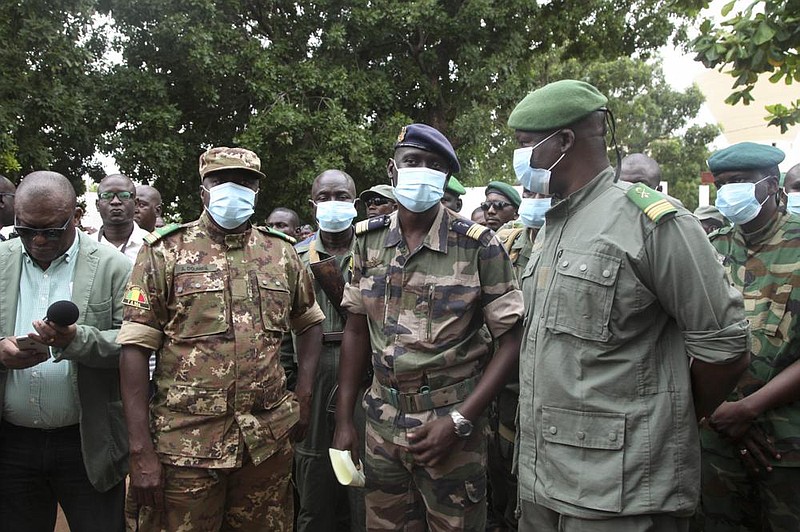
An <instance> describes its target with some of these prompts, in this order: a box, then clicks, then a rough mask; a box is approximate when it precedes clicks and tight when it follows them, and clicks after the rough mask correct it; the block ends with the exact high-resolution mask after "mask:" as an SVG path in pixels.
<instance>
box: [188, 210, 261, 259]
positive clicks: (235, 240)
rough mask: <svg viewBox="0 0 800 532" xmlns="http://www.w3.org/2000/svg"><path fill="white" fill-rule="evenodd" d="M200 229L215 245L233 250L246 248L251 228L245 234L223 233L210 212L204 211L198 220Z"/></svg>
mask: <svg viewBox="0 0 800 532" xmlns="http://www.w3.org/2000/svg"><path fill="white" fill-rule="evenodd" d="M198 222H199V225H200V229H201V230H202V231H203V232H204V233H205V234H207V235H208V236H209V237H210V238H211V240H213V241H214V242H215V243H217V244H219V245H221V246H226V247H228V248H231V249H237V248H241V247H244V245H245V243H246V242H247V240H248V239H249V238H250V230H251V227H248V228H247V230H246V231H244V232H243V233H226V232H224V231H222V230H221V229H220V228H219V227H217V224H215V223H214V222H213V221H212V220H211V217H210V215H209V214H208V211H206V210H205V209H204V210H203V214H201V215H200V219H199V220H198ZM248 223H249V222H248Z"/></svg>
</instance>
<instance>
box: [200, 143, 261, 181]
mask: <svg viewBox="0 0 800 532" xmlns="http://www.w3.org/2000/svg"><path fill="white" fill-rule="evenodd" d="M220 170H244V171H247V172H252V173H254V174H257V175H258V177H265V176H264V174H263V173H262V172H261V159H259V158H258V155H256V154H255V153H253V152H251V151H250V150H246V149H244V148H226V147H224V146H223V147H218V148H209V149H208V150H207V151H206V152H205V153H204V154H202V155H201V156H200V179H203V178H205V177H206V176H207V175H208V174H210V173H212V172H218V171H220Z"/></svg>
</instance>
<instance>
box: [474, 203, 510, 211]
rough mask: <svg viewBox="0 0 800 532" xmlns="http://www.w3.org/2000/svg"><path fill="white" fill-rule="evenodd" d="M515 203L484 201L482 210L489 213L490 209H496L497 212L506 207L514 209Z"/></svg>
mask: <svg viewBox="0 0 800 532" xmlns="http://www.w3.org/2000/svg"><path fill="white" fill-rule="evenodd" d="M513 206H514V204H513V203H509V202H507V201H484V202H483V203H481V210H484V211H488V210H489V208H490V207H494V210H496V211H502V210H503V209H505V208H506V207H513Z"/></svg>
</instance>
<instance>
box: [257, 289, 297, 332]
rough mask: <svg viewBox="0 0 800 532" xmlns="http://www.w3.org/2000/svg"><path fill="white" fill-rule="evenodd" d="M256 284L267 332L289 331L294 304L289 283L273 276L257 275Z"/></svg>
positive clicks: (263, 322) (262, 322)
mask: <svg viewBox="0 0 800 532" xmlns="http://www.w3.org/2000/svg"><path fill="white" fill-rule="evenodd" d="M256 282H257V284H258V304H259V307H260V308H261V325H262V327H263V328H264V330H265V331H278V332H286V331H288V330H289V308H290V307H291V303H292V295H291V293H290V292H289V283H288V282H287V281H286V279H285V278H283V277H276V276H272V275H257V276H256Z"/></svg>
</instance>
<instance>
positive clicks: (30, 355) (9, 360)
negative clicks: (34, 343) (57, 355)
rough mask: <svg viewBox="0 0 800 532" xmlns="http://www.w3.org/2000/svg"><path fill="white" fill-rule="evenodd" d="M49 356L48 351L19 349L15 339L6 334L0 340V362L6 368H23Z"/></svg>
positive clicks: (42, 360)
mask: <svg viewBox="0 0 800 532" xmlns="http://www.w3.org/2000/svg"><path fill="white" fill-rule="evenodd" d="M48 358H50V353H38V352H36V351H32V350H30V349H22V350H20V349H19V347H18V346H17V339H16V338H15V337H13V336H7V337H6V338H4V339H3V340H2V341H0V362H1V363H2V364H3V365H4V366H5V367H6V368H8V369H25V368H30V367H32V366H35V365H36V364H40V363H42V362H44V361H45V360H47V359H48Z"/></svg>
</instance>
